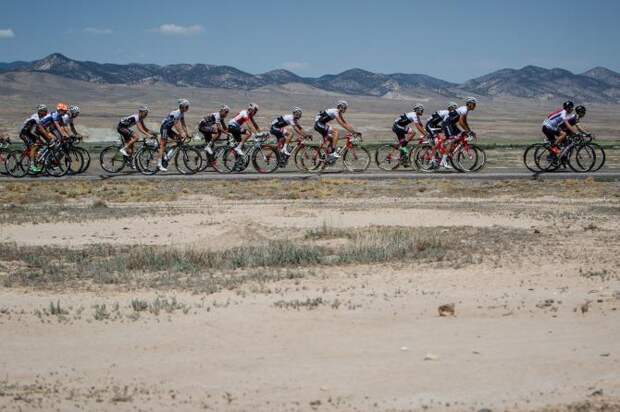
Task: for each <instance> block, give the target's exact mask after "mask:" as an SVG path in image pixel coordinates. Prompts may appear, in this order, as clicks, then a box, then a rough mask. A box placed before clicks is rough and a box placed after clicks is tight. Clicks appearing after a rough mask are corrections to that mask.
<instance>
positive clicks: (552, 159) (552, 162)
mask: <svg viewBox="0 0 620 412" xmlns="http://www.w3.org/2000/svg"><path fill="white" fill-rule="evenodd" d="M534 162H535V163H536V166H538V169H539V170H540V171H541V172H553V171H555V170H557V169H558V168H559V167H560V166H561V163H562V162H561V160H560V159H559V158H558V156H557V155H556V154H555V153H553V152H552V151H551V148H550V147H547V146H542V147H540V148H539V149H537V150H536V151H535V153H534Z"/></svg>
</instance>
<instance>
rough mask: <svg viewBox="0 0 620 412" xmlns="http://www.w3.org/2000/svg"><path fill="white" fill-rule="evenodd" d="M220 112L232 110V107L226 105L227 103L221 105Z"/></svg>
mask: <svg viewBox="0 0 620 412" xmlns="http://www.w3.org/2000/svg"><path fill="white" fill-rule="evenodd" d="M220 112H226V113H228V112H230V107H228V106H226V105H225V104H223V105H221V106H220Z"/></svg>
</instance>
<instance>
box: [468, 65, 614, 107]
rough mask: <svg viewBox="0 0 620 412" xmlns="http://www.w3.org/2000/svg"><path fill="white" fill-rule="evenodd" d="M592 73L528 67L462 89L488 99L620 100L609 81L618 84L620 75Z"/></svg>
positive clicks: (500, 72)
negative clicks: (581, 73)
mask: <svg viewBox="0 0 620 412" xmlns="http://www.w3.org/2000/svg"><path fill="white" fill-rule="evenodd" d="M603 70H604V71H605V72H603ZM590 72H592V73H590ZM590 72H586V73H590V75H586V74H583V75H578V74H573V73H571V72H569V71H568V70H563V69H557V68H556V69H545V68H542V67H537V66H525V67H523V68H522V69H503V70H498V71H496V72H493V73H490V74H487V75H485V76H482V77H478V78H476V79H472V80H469V81H467V82H465V83H464V84H462V85H461V86H460V89H462V90H464V91H468V92H473V93H476V94H480V95H487V96H514V97H525V98H557V97H561V98H573V99H578V100H585V101H597V102H608V101H616V100H617V98H618V96H620V89H618V85H617V84H614V83H613V82H610V81H609V79H612V80H613V79H616V80H617V78H615V77H614V76H613V75H616V76H619V77H620V75H618V73H615V72H613V71H611V70H608V69H602V68H600V69H593V70H591V71H590Z"/></svg>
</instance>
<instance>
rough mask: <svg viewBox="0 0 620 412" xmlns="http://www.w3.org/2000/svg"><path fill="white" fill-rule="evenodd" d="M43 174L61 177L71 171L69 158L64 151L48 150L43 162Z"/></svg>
mask: <svg viewBox="0 0 620 412" xmlns="http://www.w3.org/2000/svg"><path fill="white" fill-rule="evenodd" d="M44 165H45V173H47V174H48V175H50V176H53V177H62V176H64V175H66V174H67V173H68V172H69V170H70V169H71V157H69V155H68V154H67V153H66V152H65V151H64V150H50V152H49V153H48V154H47V156H46V157H45V161H44Z"/></svg>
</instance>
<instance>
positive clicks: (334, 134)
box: [329, 128, 338, 157]
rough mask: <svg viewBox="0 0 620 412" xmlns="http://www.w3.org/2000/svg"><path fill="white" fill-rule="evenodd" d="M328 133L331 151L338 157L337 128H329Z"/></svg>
mask: <svg viewBox="0 0 620 412" xmlns="http://www.w3.org/2000/svg"><path fill="white" fill-rule="evenodd" d="M329 134H330V136H331V146H332V147H331V152H332V153H333V154H334V155H335V156H336V157H338V151H337V148H338V130H336V129H331V128H330V130H329Z"/></svg>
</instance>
